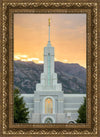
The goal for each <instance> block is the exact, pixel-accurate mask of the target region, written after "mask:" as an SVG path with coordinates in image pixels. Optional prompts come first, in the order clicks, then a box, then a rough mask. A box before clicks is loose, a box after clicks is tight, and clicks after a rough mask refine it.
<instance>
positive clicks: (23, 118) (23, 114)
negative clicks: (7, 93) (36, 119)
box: [14, 89, 29, 123]
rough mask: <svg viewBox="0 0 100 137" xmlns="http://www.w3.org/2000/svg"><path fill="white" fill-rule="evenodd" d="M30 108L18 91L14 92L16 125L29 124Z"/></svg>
mask: <svg viewBox="0 0 100 137" xmlns="http://www.w3.org/2000/svg"><path fill="white" fill-rule="evenodd" d="M28 114H29V111H28V108H27V107H26V106H25V102H24V100H23V97H21V94H20V92H19V90H18V89H15V90H14V123H28Z"/></svg>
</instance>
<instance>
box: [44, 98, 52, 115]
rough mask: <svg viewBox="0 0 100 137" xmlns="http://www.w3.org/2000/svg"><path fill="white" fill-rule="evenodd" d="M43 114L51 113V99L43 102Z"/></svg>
mask: <svg viewBox="0 0 100 137" xmlns="http://www.w3.org/2000/svg"><path fill="white" fill-rule="evenodd" d="M45 113H46V114H51V113H53V102H52V99H51V98H47V99H46V100H45Z"/></svg>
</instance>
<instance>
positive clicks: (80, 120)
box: [76, 97, 86, 123]
mask: <svg viewBox="0 0 100 137" xmlns="http://www.w3.org/2000/svg"><path fill="white" fill-rule="evenodd" d="M78 113H79V116H78V119H77V120H76V122H77V123H86V97H84V102H83V104H82V105H81V106H80V108H79V110H78Z"/></svg>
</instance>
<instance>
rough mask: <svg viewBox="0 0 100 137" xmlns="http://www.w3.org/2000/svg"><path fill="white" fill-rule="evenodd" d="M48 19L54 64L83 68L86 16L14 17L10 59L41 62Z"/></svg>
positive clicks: (42, 15)
mask: <svg viewBox="0 0 100 137" xmlns="http://www.w3.org/2000/svg"><path fill="white" fill-rule="evenodd" d="M48 18H50V19H51V28H50V29H51V32H50V33H51V35H50V39H51V45H52V46H53V47H54V48H55V61H61V62H64V63H78V64H80V65H81V66H83V67H86V14H15V15H14V59H15V60H22V61H34V62H35V63H43V48H44V47H45V46H46V45H47V43H48Z"/></svg>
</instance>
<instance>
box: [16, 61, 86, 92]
mask: <svg viewBox="0 0 100 137" xmlns="http://www.w3.org/2000/svg"><path fill="white" fill-rule="evenodd" d="M42 72H43V64H36V63H34V62H23V61H14V88H16V87H17V88H19V90H20V92H21V93H27V94H30V93H31V94H32V93H34V91H35V88H36V84H37V83H39V82H40V74H41V73H42ZM55 72H56V73H57V76H58V83H62V89H63V91H64V93H67V94H68V93H73V94H75V93H76V94H78V93H79V94H80V93H82V94H83V93H86V69H85V68H84V67H82V66H80V65H79V64H68V63H62V62H55Z"/></svg>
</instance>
